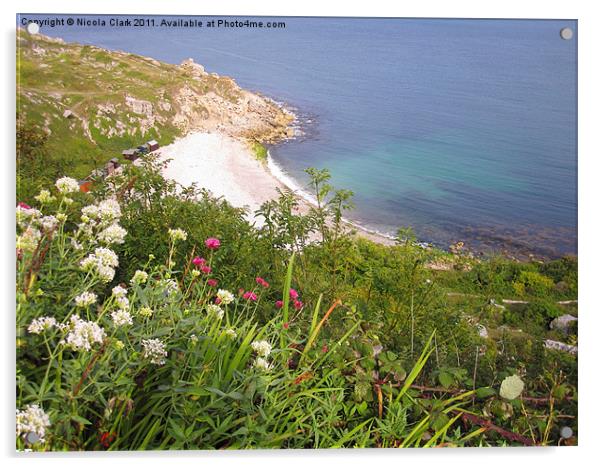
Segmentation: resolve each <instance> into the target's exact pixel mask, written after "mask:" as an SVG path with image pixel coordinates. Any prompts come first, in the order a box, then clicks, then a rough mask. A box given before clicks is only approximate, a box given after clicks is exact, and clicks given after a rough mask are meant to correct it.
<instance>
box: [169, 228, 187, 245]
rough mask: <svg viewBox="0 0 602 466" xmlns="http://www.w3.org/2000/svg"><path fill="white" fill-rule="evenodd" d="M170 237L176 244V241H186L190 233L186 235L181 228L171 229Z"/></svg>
mask: <svg viewBox="0 0 602 466" xmlns="http://www.w3.org/2000/svg"><path fill="white" fill-rule="evenodd" d="M169 237H170V238H171V240H172V241H173V242H174V243H175V242H176V241H186V238H188V233H186V232H185V231H184V230H182V229H181V228H174V229H171V228H170V229H169Z"/></svg>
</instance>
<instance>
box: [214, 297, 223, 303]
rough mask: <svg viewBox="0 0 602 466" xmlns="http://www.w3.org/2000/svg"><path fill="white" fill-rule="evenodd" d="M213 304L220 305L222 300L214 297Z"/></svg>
mask: <svg viewBox="0 0 602 466" xmlns="http://www.w3.org/2000/svg"><path fill="white" fill-rule="evenodd" d="M214 302H215V304H220V303H221V302H222V300H221V299H219V298H218V297H216V298H215V301H214Z"/></svg>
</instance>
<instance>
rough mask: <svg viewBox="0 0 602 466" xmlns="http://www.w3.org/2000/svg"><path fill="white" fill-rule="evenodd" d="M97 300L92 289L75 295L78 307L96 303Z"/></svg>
mask: <svg viewBox="0 0 602 466" xmlns="http://www.w3.org/2000/svg"><path fill="white" fill-rule="evenodd" d="M96 300H97V296H96V294H94V293H92V292H90V291H84V292H83V293H82V294H80V295H79V296H76V297H75V305H76V306H77V307H87V306H90V305H91V304H94V303H95V302H96Z"/></svg>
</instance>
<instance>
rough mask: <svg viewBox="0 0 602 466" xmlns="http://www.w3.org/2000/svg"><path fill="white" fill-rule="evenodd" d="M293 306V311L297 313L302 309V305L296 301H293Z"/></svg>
mask: <svg viewBox="0 0 602 466" xmlns="http://www.w3.org/2000/svg"><path fill="white" fill-rule="evenodd" d="M293 305H294V306H295V309H297V310H298V311H299V310H301V309H303V303H302V302H301V301H299V300H297V299H295V301H294V302H293Z"/></svg>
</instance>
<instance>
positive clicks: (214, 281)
mask: <svg viewBox="0 0 602 466" xmlns="http://www.w3.org/2000/svg"><path fill="white" fill-rule="evenodd" d="M207 285H209V286H217V280H216V279H215V278H210V279H209V280H207Z"/></svg>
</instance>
